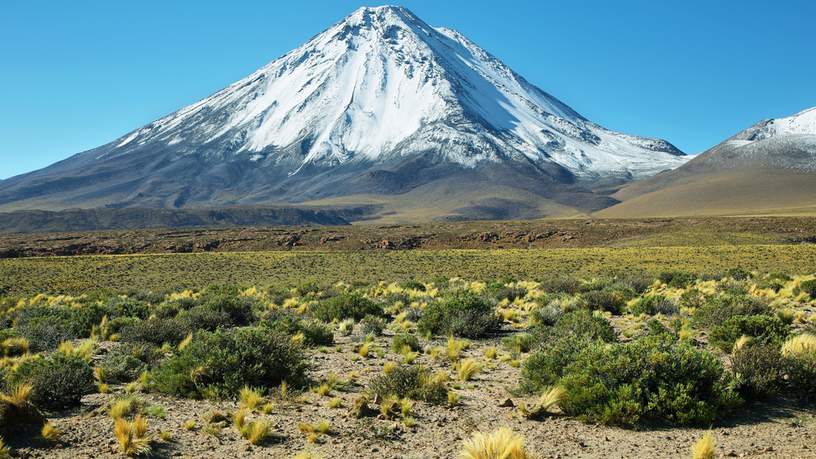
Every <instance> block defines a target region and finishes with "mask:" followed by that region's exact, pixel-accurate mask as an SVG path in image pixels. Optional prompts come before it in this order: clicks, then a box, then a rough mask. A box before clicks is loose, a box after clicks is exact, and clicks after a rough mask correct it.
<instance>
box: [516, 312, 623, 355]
mask: <svg viewBox="0 0 816 459" xmlns="http://www.w3.org/2000/svg"><path fill="white" fill-rule="evenodd" d="M530 333H531V335H532V336H533V342H534V343H535V346H538V347H540V346H543V345H544V344H546V343H547V342H550V341H554V340H557V339H559V338H562V337H567V336H569V337H576V338H586V339H588V340H601V341H604V342H608V343H609V342H613V341H616V340H617V336H616V335H615V329H614V328H612V325H610V324H609V321H607V320H606V319H604V318H603V317H597V316H595V315H593V314H592V313H591V312H589V311H583V310H577V311H572V312H568V313H566V314H564V315H563V316H561V317H560V318H559V319H558V321H557V322H556V323H555V325H554V326H551V327H547V326H536V327H533V328H532V329H531V331H530Z"/></svg>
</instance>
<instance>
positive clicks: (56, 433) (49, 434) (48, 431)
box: [40, 422, 62, 442]
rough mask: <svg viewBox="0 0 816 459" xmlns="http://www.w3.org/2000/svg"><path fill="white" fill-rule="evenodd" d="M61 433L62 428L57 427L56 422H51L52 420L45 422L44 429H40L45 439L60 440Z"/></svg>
mask: <svg viewBox="0 0 816 459" xmlns="http://www.w3.org/2000/svg"><path fill="white" fill-rule="evenodd" d="M61 434H62V432H60V430H59V429H57V428H56V427H55V426H54V424H51V422H46V423H45V424H43V426H42V430H40V435H42V437H43V438H44V439H46V440H48V441H51V442H57V441H59V439H60V435H61Z"/></svg>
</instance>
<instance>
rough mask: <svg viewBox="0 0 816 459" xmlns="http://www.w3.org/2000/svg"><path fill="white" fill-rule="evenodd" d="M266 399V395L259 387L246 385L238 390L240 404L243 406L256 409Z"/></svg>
mask: <svg viewBox="0 0 816 459" xmlns="http://www.w3.org/2000/svg"><path fill="white" fill-rule="evenodd" d="M263 401H264V396H263V394H262V393H261V391H260V390H258V389H253V388H251V387H249V386H244V387H243V388H241V390H240V391H239V392H238V404H239V406H240V407H241V408H246V409H248V410H254V409H255V408H257V407H258V406H259V405H260V404H261V403H263Z"/></svg>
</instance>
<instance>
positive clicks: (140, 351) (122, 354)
mask: <svg viewBox="0 0 816 459" xmlns="http://www.w3.org/2000/svg"><path fill="white" fill-rule="evenodd" d="M160 357H161V351H160V350H159V349H158V348H157V347H155V346H153V345H151V344H148V343H122V344H120V345H119V346H116V347H115V348H114V349H113V350H111V351H110V352H109V353H108V354H107V355H105V357H104V358H103V359H102V361H101V362H100V364H99V367H101V368H102V374H104V375H105V382H110V383H115V384H116V383H126V382H130V381H134V380H135V379H136V378H137V377H138V376H139V375H140V374H141V373H142V372H144V371H145V370H147V369H148V368H149V367H150V365H152V364H153V363H155V362H156V361H158V359H159V358H160Z"/></svg>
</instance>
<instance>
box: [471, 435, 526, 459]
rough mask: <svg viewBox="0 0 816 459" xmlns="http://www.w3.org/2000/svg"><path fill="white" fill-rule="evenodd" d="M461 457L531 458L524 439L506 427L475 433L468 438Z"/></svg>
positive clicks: (494, 458) (491, 458)
mask: <svg viewBox="0 0 816 459" xmlns="http://www.w3.org/2000/svg"><path fill="white" fill-rule="evenodd" d="M460 457H461V459H531V456H530V455H529V454H527V451H526V450H525V448H524V439H523V438H522V437H521V435H518V434H516V433H514V432H513V431H511V430H510V429H508V428H506V427H502V428H500V429H498V430H496V431H494V432H492V433H490V434H483V433H481V432H477V433H475V434H474V435H473V436H472V437H471V438H470V439H469V440H466V441H465V443H464V446H463V448H462V452H461V454H460Z"/></svg>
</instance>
